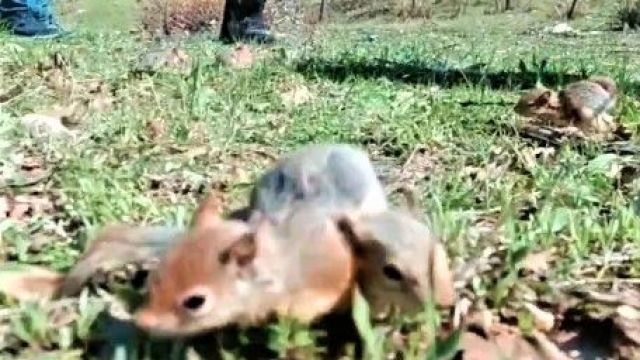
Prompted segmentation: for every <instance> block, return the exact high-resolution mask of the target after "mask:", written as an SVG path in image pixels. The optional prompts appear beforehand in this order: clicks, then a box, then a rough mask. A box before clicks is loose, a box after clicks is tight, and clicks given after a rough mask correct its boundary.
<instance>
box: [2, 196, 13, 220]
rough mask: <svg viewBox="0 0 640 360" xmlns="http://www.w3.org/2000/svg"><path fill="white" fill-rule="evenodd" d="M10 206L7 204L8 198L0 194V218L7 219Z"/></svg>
mask: <svg viewBox="0 0 640 360" xmlns="http://www.w3.org/2000/svg"><path fill="white" fill-rule="evenodd" d="M10 210H11V207H10V206H9V198H8V197H6V196H0V220H4V219H7V218H8V217H9V212H10Z"/></svg>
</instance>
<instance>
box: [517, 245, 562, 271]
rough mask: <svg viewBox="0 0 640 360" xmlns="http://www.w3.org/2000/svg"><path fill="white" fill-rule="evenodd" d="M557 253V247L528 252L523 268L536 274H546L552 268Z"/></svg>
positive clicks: (523, 261)
mask: <svg viewBox="0 0 640 360" xmlns="http://www.w3.org/2000/svg"><path fill="white" fill-rule="evenodd" d="M554 254H555V249H549V250H545V251H540V252H535V253H530V254H528V255H527V256H526V257H525V258H524V259H523V260H522V269H523V270H524V271H525V272H526V273H528V274H533V275H536V276H545V275H547V274H548V273H549V271H550V270H551V262H552V261H553V257H554Z"/></svg>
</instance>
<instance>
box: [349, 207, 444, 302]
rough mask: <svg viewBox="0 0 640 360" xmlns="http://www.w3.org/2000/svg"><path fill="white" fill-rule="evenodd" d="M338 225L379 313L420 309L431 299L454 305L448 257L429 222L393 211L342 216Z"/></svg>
mask: <svg viewBox="0 0 640 360" xmlns="http://www.w3.org/2000/svg"><path fill="white" fill-rule="evenodd" d="M337 224H338V228H339V229H340V231H341V232H342V233H343V235H344V237H345V239H347V242H348V243H349V244H350V246H351V248H352V251H353V253H354V254H355V256H356V258H357V259H358V262H359V263H360V266H359V275H358V281H359V283H360V286H361V288H362V291H363V293H364V295H365V297H366V298H367V300H368V301H369V302H370V303H371V306H372V309H373V311H374V313H377V314H384V313H386V312H387V311H388V310H389V308H396V310H399V311H400V312H413V311H418V310H421V309H422V306H423V304H424V302H425V301H427V300H430V299H431V300H433V301H434V302H435V303H436V304H438V305H440V306H444V307H448V306H451V305H453V303H454V302H455V290H454V287H453V276H452V274H451V270H450V269H449V261H448V256H447V253H446V251H445V248H444V246H443V245H442V244H441V243H440V242H438V241H437V240H436V239H435V237H434V236H433V234H432V233H431V231H430V229H429V228H428V227H427V226H425V225H424V224H422V223H420V222H418V221H417V220H415V219H413V218H411V217H410V216H409V215H408V214H403V213H400V212H398V211H393V210H390V211H386V212H382V213H379V214H375V215H370V216H365V217H362V218H359V219H351V218H349V217H347V216H342V217H339V218H338V219H337Z"/></svg>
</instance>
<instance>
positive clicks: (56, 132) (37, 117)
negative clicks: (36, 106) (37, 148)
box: [20, 114, 76, 140]
mask: <svg viewBox="0 0 640 360" xmlns="http://www.w3.org/2000/svg"><path fill="white" fill-rule="evenodd" d="M20 122H21V123H22V125H23V126H24V127H25V128H26V129H27V130H28V131H29V133H30V134H31V135H32V136H33V137H34V138H36V139H40V140H42V139H46V138H48V139H74V138H75V137H76V133H75V132H74V131H72V130H69V129H68V128H67V127H66V126H64V125H63V124H62V119H60V118H59V117H54V116H48V115H43V114H28V115H25V116H23V117H22V118H21V119H20Z"/></svg>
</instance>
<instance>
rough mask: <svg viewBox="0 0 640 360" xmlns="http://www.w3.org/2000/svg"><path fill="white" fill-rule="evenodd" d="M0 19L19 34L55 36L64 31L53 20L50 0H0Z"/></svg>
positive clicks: (14, 32) (12, 31)
mask: <svg viewBox="0 0 640 360" xmlns="http://www.w3.org/2000/svg"><path fill="white" fill-rule="evenodd" d="M0 21H1V22H4V23H6V24H7V25H8V26H9V30H10V31H11V33H13V34H15V35H19V36H26V37H56V36H60V35H63V34H64V33H65V31H63V30H62V29H61V28H60V26H59V25H58V23H57V22H56V20H55V17H54V15H53V10H52V8H51V0H0Z"/></svg>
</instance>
